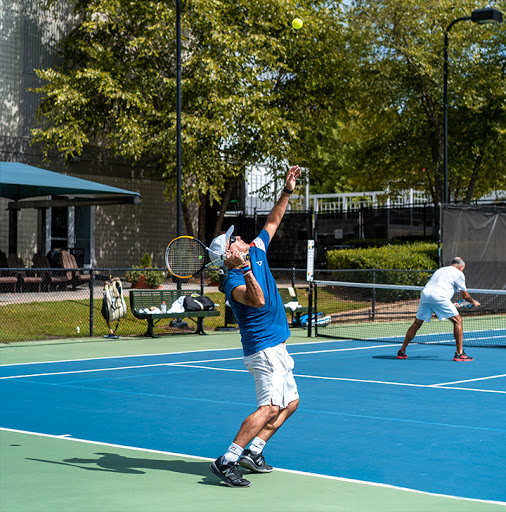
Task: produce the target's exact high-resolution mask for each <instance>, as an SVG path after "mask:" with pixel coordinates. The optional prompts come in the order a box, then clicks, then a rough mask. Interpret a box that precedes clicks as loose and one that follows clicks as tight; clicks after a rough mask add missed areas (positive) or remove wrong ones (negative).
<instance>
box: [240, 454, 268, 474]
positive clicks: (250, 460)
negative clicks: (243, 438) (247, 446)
mask: <svg viewBox="0 0 506 512" xmlns="http://www.w3.org/2000/svg"><path fill="white" fill-rule="evenodd" d="M239 464H240V465H241V466H242V467H243V468H247V469H249V470H250V471H253V472H254V473H270V472H271V471H272V466H269V464H267V462H265V458H264V455H263V453H262V452H260V453H257V454H256V455H255V454H254V453H253V452H252V451H251V450H244V451H243V452H242V455H241V456H240V457H239Z"/></svg>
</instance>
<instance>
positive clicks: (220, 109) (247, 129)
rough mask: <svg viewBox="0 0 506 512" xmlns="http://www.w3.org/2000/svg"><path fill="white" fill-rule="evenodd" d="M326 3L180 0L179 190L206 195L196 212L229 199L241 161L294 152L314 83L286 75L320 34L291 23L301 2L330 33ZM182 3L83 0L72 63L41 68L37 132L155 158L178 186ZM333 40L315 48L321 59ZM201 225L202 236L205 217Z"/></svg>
mask: <svg viewBox="0 0 506 512" xmlns="http://www.w3.org/2000/svg"><path fill="white" fill-rule="evenodd" d="M55 1H56V0H46V5H48V6H49V5H51V4H52V3H54V2H55ZM297 4H298V7H296V6H297ZM328 5H329V2H325V1H306V2H301V3H298V2H295V0H293V1H292V0H269V1H267V2H266V1H265V0H191V1H190V0H188V1H184V2H182V22H181V23H182V33H183V35H184V41H183V55H182V57H183V65H182V110H183V112H182V149H183V159H182V170H183V200H184V204H185V206H186V205H188V204H189V203H190V202H192V201H196V202H197V203H199V205H200V213H199V218H202V216H203V215H202V212H203V211H204V210H205V205H206V202H207V201H210V202H211V203H212V202H218V203H220V202H221V203H222V212H223V211H224V209H225V208H226V206H227V204H226V201H223V202H222V198H223V197H225V198H229V197H230V195H231V189H232V186H233V184H234V183H235V182H237V180H238V179H240V178H241V177H242V175H243V172H244V168H245V167H247V166H249V165H254V164H257V163H259V162H263V161H266V160H268V161H269V162H270V163H271V165H272V169H273V172H275V170H276V169H277V168H278V167H279V166H280V165H281V164H280V163H281V162H284V161H285V159H286V158H287V156H288V155H289V154H290V152H289V147H290V144H291V143H292V141H293V140H295V139H297V136H298V126H297V122H300V117H299V118H298V119H297V118H295V117H293V116H290V115H287V113H286V112H285V109H286V108H287V107H289V106H290V104H291V103H292V102H294V103H296V104H300V100H297V101H293V98H292V97H293V96H298V97H299V98H304V97H306V96H307V95H306V89H307V88H308V87H309V86H310V85H311V84H306V85H304V83H303V82H300V81H299V82H298V84H297V90H293V88H291V87H290V86H291V85H292V84H293V82H294V79H293V77H294V76H296V75H297V66H298V64H299V61H298V59H297V55H301V54H304V51H309V50H311V51H313V50H312V46H313V44H314V41H315V39H314V35H313V36H311V35H310V34H309V35H308V36H306V37H299V36H300V34H301V33H302V32H301V33H296V34H294V29H292V28H291V20H292V19H293V17H295V13H297V15H298V16H300V17H302V18H303V19H304V20H305V21H307V22H308V25H309V26H311V25H313V28H315V30H316V28H318V33H319V34H323V33H324V32H325V25H324V23H323V22H322V21H319V17H318V15H319V13H323V12H325V13H328V12H330V11H329V7H328ZM174 11H175V6H174V5H173V4H168V3H167V2H164V1H162V0H128V1H127V0H75V12H76V15H77V17H78V20H79V22H78V23H77V25H76V27H75V28H74V30H73V31H72V32H71V33H70V34H69V35H68V36H67V37H66V38H65V40H64V43H63V46H62V54H63V58H64V66H63V67H62V68H61V69H58V70H55V69H48V70H40V71H39V72H38V75H39V76H40V77H41V78H43V79H45V80H46V81H47V84H46V85H45V86H43V87H42V88H41V89H40V90H39V92H42V93H43V95H44V98H43V100H42V103H41V106H40V109H39V115H40V127H39V128H37V129H36V130H34V132H33V136H34V139H35V140H38V141H42V142H43V143H44V145H45V148H46V152H47V151H49V150H50V149H51V148H56V149H57V150H58V151H60V152H62V153H64V154H65V155H66V156H67V157H69V156H73V155H78V154H80V153H81V152H82V151H83V148H84V147H85V145H88V144H91V145H95V146H100V147H103V148H106V149H108V150H111V151H113V152H114V153H115V154H117V155H121V156H123V157H125V158H127V159H130V160H132V161H142V162H147V163H150V164H152V165H153V166H154V168H155V173H156V174H157V175H158V176H160V177H162V178H163V179H164V181H165V182H166V184H167V189H166V191H167V194H168V195H173V192H174V190H175V180H176V169H175V161H176V158H175V152H176V123H175V121H176V109H175V105H176V81H175V12H174ZM325 19H327V16H326V17H325ZM310 20H312V22H310ZM326 50H327V48H325V47H320V48H319V51H320V52H321V55H320V57H319V62H321V61H322V55H324V54H325V52H326ZM313 53H314V51H313ZM314 72H315V76H314V77H313V83H314V82H315V81H317V80H321V70H319V69H315V70H314ZM227 187H228V189H227ZM185 211H186V208H185ZM187 227H188V230H189V231H191V226H190V225H188V223H187ZM219 228H220V226H219V225H217V226H216V230H219ZM199 229H200V232H199V236H200V237H203V233H204V225H203V222H201V223H200V226H199Z"/></svg>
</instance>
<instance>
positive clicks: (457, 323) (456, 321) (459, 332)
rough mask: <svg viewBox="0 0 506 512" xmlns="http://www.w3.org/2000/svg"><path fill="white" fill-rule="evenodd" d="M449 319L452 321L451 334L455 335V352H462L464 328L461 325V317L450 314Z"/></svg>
mask: <svg viewBox="0 0 506 512" xmlns="http://www.w3.org/2000/svg"><path fill="white" fill-rule="evenodd" d="M450 321H451V322H452V323H453V336H454V337H455V345H456V346H457V353H458V354H462V352H463V351H464V329H463V327H462V317H461V316H460V315H457V316H452V317H451V318H450Z"/></svg>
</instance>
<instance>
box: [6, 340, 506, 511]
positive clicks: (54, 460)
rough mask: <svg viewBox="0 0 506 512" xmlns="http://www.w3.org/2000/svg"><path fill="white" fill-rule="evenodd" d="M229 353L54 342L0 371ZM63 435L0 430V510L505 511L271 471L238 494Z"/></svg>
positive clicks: (193, 463) (191, 343)
mask: <svg viewBox="0 0 506 512" xmlns="http://www.w3.org/2000/svg"><path fill="white" fill-rule="evenodd" d="M307 341H309V340H308V338H307V337H306V333H305V331H302V330H300V331H297V330H295V331H294V334H293V336H292V337H291V338H290V342H291V343H305V342H307ZM239 346H240V340H239V335H238V334H237V333H211V334H209V335H208V336H195V335H184V336H177V335H170V336H166V337H163V338H158V339H155V340H153V339H146V338H142V339H139V338H137V339H131V338H124V339H118V340H97V339H94V340H80V341H76V340H72V341H68V342H62V341H61V340H60V341H58V342H54V343H47V342H46V343H34V342H32V343H29V344H28V343H26V344H25V343H18V344H10V345H6V346H2V347H0V363H1V364H3V365H5V364H17V363H26V362H42V361H63V360H74V359H92V358H102V357H116V356H128V355H142V354H163V353H170V352H180V351H189V350H207V349H226V348H232V347H239ZM48 414H50V411H48ZM168 421H170V418H168ZM0 427H1V424H0ZM238 427H239V425H238ZM138 428H139V429H142V428H144V426H143V424H142V423H139V425H138ZM203 428H205V425H203ZM280 432H281V431H280ZM357 435H359V434H358V433H357ZM64 436H65V432H62V433H61V436H60V437H56V436H47V435H41V434H38V433H33V432H30V433H28V432H19V431H13V430H6V429H3V430H2V429H0V510H1V511H2V512H158V511H160V512H161V511H164V512H165V511H175V512H186V511H188V512H201V511H207V510H210V511H220V512H228V511H234V512H236V511H243V512H249V511H275V510H283V511H284V510H286V511H290V512H299V511H300V512H312V511H321V512H326V511H335V512H436V511H437V512H493V511H501V512H505V511H506V507H505V506H502V505H501V504H494V503H486V502H480V501H474V500H465V499H458V498H453V497H445V496H438V495H432V494H426V493H421V492H417V491H410V490H407V489H400V488H395V487H389V486H381V485H378V484H374V483H366V482H355V481H349V480H344V479H339V478H332V477H326V476H323V475H311V474H304V473H300V472H289V471H284V470H282V469H278V468H275V470H274V472H273V473H271V474H268V475H261V474H260V475H258V474H249V475H248V479H250V480H251V482H252V485H251V487H249V488H247V489H231V488H228V487H226V486H224V485H223V484H221V483H219V482H218V480H217V478H216V477H215V476H214V475H212V474H211V473H210V471H209V469H208V466H209V460H208V459H204V458H194V457H189V456H186V455H184V454H181V455H180V454H171V453H166V452H161V451H154V450H142V449H138V448H136V447H126V446H118V445H110V444H97V443H94V442H92V441H89V440H80V439H73V438H66V437H64ZM350 442H352V440H350ZM291 449H296V447H291ZM324 449H325V447H324V446H322V450H324ZM448 477H449V478H451V475H448ZM464 485H465V483H464Z"/></svg>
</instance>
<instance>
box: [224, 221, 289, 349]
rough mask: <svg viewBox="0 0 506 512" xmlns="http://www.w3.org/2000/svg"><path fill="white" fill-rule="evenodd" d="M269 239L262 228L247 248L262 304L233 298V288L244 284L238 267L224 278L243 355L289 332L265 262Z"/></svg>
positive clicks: (271, 344) (276, 342)
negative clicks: (260, 289) (262, 297)
mask: <svg viewBox="0 0 506 512" xmlns="http://www.w3.org/2000/svg"><path fill="white" fill-rule="evenodd" d="M269 241H270V237H269V233H267V231H265V229H262V231H261V232H260V234H259V235H258V237H257V238H255V240H253V243H252V244H251V246H250V250H249V257H250V264H251V268H252V270H253V274H254V276H255V278H256V280H257V281H258V284H259V285H260V287H261V288H262V291H263V293H264V297H265V304H264V305H263V306H262V307H261V308H254V307H251V306H246V305H244V304H241V303H240V302H237V301H235V300H234V299H233V298H232V290H233V289H234V288H236V287H237V286H241V285H245V284H246V282H245V280H244V277H243V275H242V272H241V271H240V270H239V269H233V270H229V273H228V276H227V278H226V279H225V285H224V288H225V296H226V298H227V300H228V302H229V304H230V307H231V308H232V311H233V312H234V315H235V317H236V319H237V323H238V324H239V330H240V332H241V342H242V347H243V352H244V355H245V356H249V355H251V354H254V353H256V352H259V351H260V350H263V349H265V348H267V347H274V346H276V345H279V344H280V343H283V342H284V341H285V340H287V339H288V338H289V336H290V329H289V327H288V321H287V319H286V313H285V308H284V306H283V301H282V300H281V297H280V296H279V293H278V287H277V286H276V281H275V280H274V277H273V276H272V274H271V270H270V268H269V264H268V262H267V247H268V246H269Z"/></svg>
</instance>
